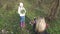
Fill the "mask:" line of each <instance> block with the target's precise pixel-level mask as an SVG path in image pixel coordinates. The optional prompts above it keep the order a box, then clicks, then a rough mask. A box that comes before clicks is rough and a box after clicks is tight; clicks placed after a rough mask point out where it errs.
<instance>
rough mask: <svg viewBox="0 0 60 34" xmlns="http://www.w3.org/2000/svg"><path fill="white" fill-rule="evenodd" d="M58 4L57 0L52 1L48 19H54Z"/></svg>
mask: <svg viewBox="0 0 60 34" xmlns="http://www.w3.org/2000/svg"><path fill="white" fill-rule="evenodd" d="M58 6H59V0H54V3H53V4H52V5H51V12H50V15H49V16H48V19H50V20H51V19H55V18H56V16H57V12H58V11H57V9H58Z"/></svg>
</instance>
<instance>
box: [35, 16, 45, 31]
mask: <svg viewBox="0 0 60 34" xmlns="http://www.w3.org/2000/svg"><path fill="white" fill-rule="evenodd" d="M36 22H37V23H36V29H35V30H36V31H38V32H43V31H44V30H45V28H46V23H45V19H44V17H39V18H38V19H37V21H36Z"/></svg>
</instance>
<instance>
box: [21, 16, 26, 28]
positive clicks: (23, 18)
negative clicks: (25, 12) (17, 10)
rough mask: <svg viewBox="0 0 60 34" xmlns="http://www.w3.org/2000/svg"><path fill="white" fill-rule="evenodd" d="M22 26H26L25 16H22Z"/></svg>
mask: <svg viewBox="0 0 60 34" xmlns="http://www.w3.org/2000/svg"><path fill="white" fill-rule="evenodd" d="M20 25H21V27H24V26H25V16H22V17H21V24H20Z"/></svg>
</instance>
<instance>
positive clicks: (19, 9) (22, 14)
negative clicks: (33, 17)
mask: <svg viewBox="0 0 60 34" xmlns="http://www.w3.org/2000/svg"><path fill="white" fill-rule="evenodd" d="M22 10H24V11H25V12H24V13H21V11H22ZM25 13H26V10H25V8H24V7H22V8H20V7H18V14H19V15H20V16H25Z"/></svg>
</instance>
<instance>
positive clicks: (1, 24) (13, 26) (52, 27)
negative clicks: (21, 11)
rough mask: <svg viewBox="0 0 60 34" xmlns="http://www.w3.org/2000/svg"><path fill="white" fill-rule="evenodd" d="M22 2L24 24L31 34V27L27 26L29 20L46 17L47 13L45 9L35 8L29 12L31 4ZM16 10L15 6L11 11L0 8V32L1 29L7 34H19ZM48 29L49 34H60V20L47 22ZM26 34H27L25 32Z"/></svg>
mask: <svg viewBox="0 0 60 34" xmlns="http://www.w3.org/2000/svg"><path fill="white" fill-rule="evenodd" d="M23 2H24V7H25V8H26V11H27V13H26V20H25V21H26V24H27V28H28V29H29V30H31V32H30V34H31V33H33V31H32V26H31V25H29V22H30V20H32V19H33V17H38V16H44V17H45V16H47V13H46V11H47V10H45V8H36V9H34V10H32V11H31V9H30V7H31V6H32V5H31V3H29V2H28V1H23ZM17 8H18V5H16V6H15V7H14V8H13V9H12V10H5V9H3V8H0V31H1V30H2V29H5V30H7V31H8V34H11V32H13V34H20V33H21V31H20V30H21V29H20V23H19V22H20V16H19V15H18V13H17ZM48 24H49V28H48V29H47V31H48V32H49V33H50V34H60V18H59V19H56V20H53V21H50V22H48ZM26 34H28V33H27V32H26Z"/></svg>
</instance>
